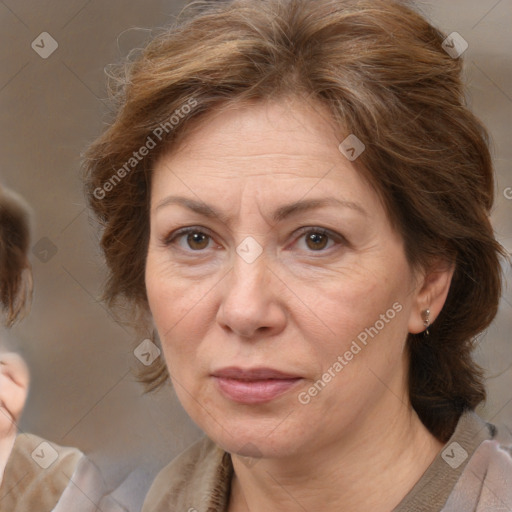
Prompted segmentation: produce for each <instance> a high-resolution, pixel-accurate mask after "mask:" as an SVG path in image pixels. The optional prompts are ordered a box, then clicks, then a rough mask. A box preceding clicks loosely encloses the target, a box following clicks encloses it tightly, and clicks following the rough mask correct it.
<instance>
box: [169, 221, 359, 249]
mask: <svg viewBox="0 0 512 512" xmlns="http://www.w3.org/2000/svg"><path fill="white" fill-rule="evenodd" d="M190 233H201V234H203V235H206V236H208V237H210V239H213V237H212V236H211V234H210V233H209V230H208V229H205V228H202V227H199V226H190V227H185V228H182V229H179V230H177V231H174V232H172V233H171V234H169V235H168V236H166V237H165V238H164V239H163V244H164V245H165V246H166V247H168V246H170V245H174V244H175V243H176V241H177V240H179V238H181V237H183V236H185V235H188V234H190ZM310 233H315V234H319V235H324V236H327V237H328V238H329V239H330V240H333V241H335V242H337V243H338V245H339V244H342V245H345V246H348V245H349V244H348V242H347V240H346V238H345V237H344V236H343V235H340V234H339V233H335V232H334V231H331V230H329V229H325V228H320V227H311V226H307V227H304V228H300V229H299V234H298V239H300V238H301V237H303V236H304V235H307V234H310ZM205 250H206V249H201V250H193V249H190V250H189V251H186V252H192V253H198V254H200V253H202V252H204V251H205ZM308 252H311V253H315V252H318V253H326V252H330V251H329V249H320V250H318V251H313V250H311V251H308Z"/></svg>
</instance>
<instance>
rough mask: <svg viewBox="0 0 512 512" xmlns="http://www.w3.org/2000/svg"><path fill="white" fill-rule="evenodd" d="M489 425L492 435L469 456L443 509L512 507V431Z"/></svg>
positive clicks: (446, 510)
mask: <svg viewBox="0 0 512 512" xmlns="http://www.w3.org/2000/svg"><path fill="white" fill-rule="evenodd" d="M488 426H489V427H490V430H491V436H490V438H489V439H486V440H484V441H482V442H481V443H480V445H479V446H478V447H477V449H476V450H475V451H474V453H473V454H471V456H470V457H469V458H468V461H467V464H466V467H465V468H464V471H463V473H462V475H461V477H460V478H459V480H458V481H457V484H456V485H455V488H454V490H453V492H452V494H451V495H450V497H449V499H448V501H447V502H446V505H445V507H444V508H443V512H452V511H453V512H455V511H457V510H466V509H471V510H473V509H474V510H476V511H478V512H480V510H482V511H483V510H511V509H512V435H511V434H510V430H509V429H507V428H506V427H499V428H496V427H495V426H494V425H490V424H488Z"/></svg>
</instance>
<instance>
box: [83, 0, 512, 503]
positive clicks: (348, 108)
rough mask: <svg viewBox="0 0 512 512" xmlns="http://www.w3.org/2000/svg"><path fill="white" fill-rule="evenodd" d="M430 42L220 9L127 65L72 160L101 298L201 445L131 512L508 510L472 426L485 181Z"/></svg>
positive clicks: (357, 20)
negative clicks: (92, 227) (112, 105)
mask: <svg viewBox="0 0 512 512" xmlns="http://www.w3.org/2000/svg"><path fill="white" fill-rule="evenodd" d="M444 41H445V36H444V35H443V34H441V33H440V32H439V31H438V30H437V29H435V28H434V27H432V26H431V25H430V24H429V23H428V22H427V21H426V20H425V19H424V18H423V17H422V16H420V15H419V14H417V13H416V12H415V11H414V10H413V9H412V8H410V7H408V6H406V5H405V3H404V2H393V1H383V0H377V1H375V0H372V1H369V0H357V1H356V0H318V1H315V2H312V1H307V0H290V1H284V0H264V1H262V2H257V3H255V2H251V1H247V0H235V1H233V2H223V3H219V4H217V3H216V4H211V3H208V4H206V5H202V4H201V5H199V9H198V11H197V12H195V13H193V15H192V16H191V17H190V18H189V19H187V20H184V21H183V22H182V23H181V24H179V25H178V26H177V27H174V28H173V29H172V30H168V31H163V32H162V33H161V34H160V35H159V36H157V37H156V38H155V39H154V40H153V41H152V42H150V43H149V45H148V46H147V47H146V48H145V49H144V50H143V51H142V52H141V53H140V54H139V56H138V57H137V58H136V59H135V60H134V62H132V63H131V64H128V65H127V66H126V74H125V75H124V78H123V76H121V82H120V83H119V89H118V91H117V98H118V100H119V107H118V110H117V113H116V116H115V118H114V120H113V122H112V124H111V126H110V127H109V128H108V129H107V130H106V132H105V133H104V134H103V135H102V136H101V137H100V138H99V139H98V140H97V141H96V142H95V143H94V144H93V145H92V146H91V147H90V148H89V151H88V154H87V159H86V164H85V166H86V172H87V190H88V197H89V200H90V204H91V206H92V209H93V210H94V212H95V214H96V215H97V217H98V218H99V220H100V221H101V223H102V224H103V226H104V231H103V235H102V240H101V244H102V248H103V251H104V253H105V257H106V261H107V264H108V266H109V269H110V276H109V280H108V283H107V287H106V293H105V296H106V299H107V300H108V302H109V303H110V305H119V304H120V305H122V306H123V308H126V306H127V303H129V304H131V305H132V306H133V308H134V309H133V312H134V314H136V315H135V316H134V318H137V322H139V327H141V328H146V327H147V323H146V324H144V323H143V322H142V319H144V317H145V316H146V317H148V316H149V315H151V317H152V321H153V323H154V325H155V327H156V331H157V333H158V338H159V340H160V343H161V348H162V349H163V355H164V359H165V363H166V365H164V364H163V363H162V362H161V361H160V360H159V359H156V361H155V362H154V363H153V364H152V365H151V366H148V368H149V372H147V373H146V375H145V376H144V377H143V380H144V381H145V382H146V384H147V385H148V388H149V389H153V388H156V387H158V386H159V385H161V384H162V383H163V382H165V381H166V379H167V378H168V377H170V380H171V382H172V384H173V386H174V388H175V390H176V393H177V395H178V397H179V399H180V401H181V403H182V405H183V406H184V408H185V409H186V411H187V412H188V414H189V415H190V417H191V418H192V419H193V420H194V421H195V422H196V423H197V424H198V425H199V427H201V429H203V430H204V432H205V433H206V437H205V438H204V439H202V440H200V441H199V442H198V443H196V444H195V445H194V446H192V447H191V448H190V449H188V450H187V451H185V452H184V453H183V454H182V455H181V456H179V457H178V458H177V459H176V460H175V461H173V462H172V463H171V464H170V465H169V466H168V467H167V468H165V469H164V470H163V471H162V472H161V474H160V475H159V476H158V477H157V479H156V480H155V482H154V484H153V486H152V488H151V489H150V491H149V493H148V496H147V498H146V502H145V505H144V508H143V511H144V512H150V511H151V512H160V511H162V512H163V511H175V510H176V511H178V510H189V511H194V510H197V511H201V512H202V511H215V512H217V511H219V512H220V511H229V512H240V511H248V510H251V511H253V512H254V511H260V510H265V511H266V510H280V511H289V510H293V511H295V510H323V511H331V510H332V511H338V510H340V509H343V510H347V511H348V510H350V511H363V510H364V511H366V510H374V511H382V512H384V511H390V510H395V511H401V512H402V511H403V512H405V511H410V510H416V511H420V510H421V511H438V510H444V511H455V510H479V511H480V510H484V509H485V510H491V509H492V510H495V509H497V508H494V507H497V506H501V507H503V506H507V507H511V506H512V497H511V492H510V486H509V485H507V484H508V482H510V480H511V478H512V460H511V458H510V454H509V453H508V452H507V451H506V450H504V449H502V448H501V445H500V444H499V441H498V439H501V437H500V436H501V435H502V434H501V433H497V432H496V428H495V427H493V426H492V425H490V424H486V423H485V422H484V421H483V420H481V419H480V418H479V417H478V416H477V415H476V414H475V413H474V409H475V407H476V406H477V405H478V404H479V403H480V402H481V401H482V400H484V398H485V389H484V386H483V382H482V372H481V370H480V369H479V368H478V367H477V365H476V364H475V363H474V362H473V360H472V358H471V351H472V348H473V341H472V340H474V337H475V336H476V335H477V334H478V333H479V332H481V331H482V330H483V329H485V327H487V326H488V325H489V323H490V322H491V321H492V319H493V318H494V316H495V314H496V310H497V306H498V302H499V298H500V292H501V289H500V260H499V257H500V255H501V254H503V251H502V249H501V246H500V245H499V244H498V242H497V241H496V240H495V238H494V234H493V230H492V227H491V225H490V222H489V211H490V208H491V206H492V204H493V170H492V163H491V158H490V154H489V150H488V144H487V134H486V131H485V128H484V127H483V126H482V125H481V124H480V122H479V121H478V120H477V119H476V118H475V117H474V116H473V115H472V114H471V112H470V111H469V110H468V109H467V108H466V106H465V104H464V89H463V85H462V83H461V69H462V63H461V61H460V60H458V59H454V58H452V57H451V56H450V55H449V54H448V53H447V52H445V51H444V49H443V42H444ZM155 342H157V341H156V340H155ZM502 442H503V443H505V442H510V440H508V441H504V440H503V441H502ZM368 491H370V492H368Z"/></svg>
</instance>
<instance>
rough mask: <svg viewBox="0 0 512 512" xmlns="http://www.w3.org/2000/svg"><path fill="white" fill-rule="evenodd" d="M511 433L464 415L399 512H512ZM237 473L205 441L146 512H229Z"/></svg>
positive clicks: (163, 476)
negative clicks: (500, 439)
mask: <svg viewBox="0 0 512 512" xmlns="http://www.w3.org/2000/svg"><path fill="white" fill-rule="evenodd" d="M505 434H506V435H504V436H503V437H502V443H500V442H499V441H498V440H497V437H496V436H497V429H496V428H495V427H494V426H493V425H491V424H488V423H485V422H484V421H483V420H482V419H480V418H479V417H478V416H477V415H476V414H475V413H474V412H471V411H469V412H466V413H464V414H463V415H462V416H461V418H460V419H459V422H458V424H457V427H456V429H455V432H454V433H453V435H452V437H451V438H450V439H449V441H448V442H447V443H446V445H445V446H444V448H443V450H441V452H440V453H439V454H438V455H437V457H436V458H435V459H434V461H433V462H432V464H431V465H430V466H429V467H428V468H427V470H426V471H425V473H424V474H423V475H422V477H421V478H420V479H419V480H418V482H417V483H416V484H415V485H414V487H413V488H412V489H411V490H410V491H409V493H408V494H407V495H406V496H405V497H404V499H403V500H402V501H401V502H400V504H399V505H398V506H397V507H395V509H394V510H393V512H462V511H464V512H468V511H472V512H473V511H476V512H484V511H490V510H512V457H511V446H512V438H511V436H510V435H508V433H505ZM232 475H233V465H232V463H231V456H230V455H229V453H227V452H225V451H224V450H222V449H221V448H219V447H218V446H217V445H215V443H213V441H211V440H210V439H209V438H207V437H204V438H202V439H200V440H199V441H198V442H196V443H195V444H194V445H192V446H191V447H190V448H188V449H187V450H185V451H184V452H183V453H182V454H181V455H179V456H178V457H177V458H176V459H174V460H173V461H172V462H171V463H170V464H169V465H168V466H166V467H165V468H164V469H163V470H162V471H161V472H160V473H159V474H158V475H157V477H156V479H155V481H154V482H153V485H152V486H151V488H150V490H149V492H148V494H147V496H146V500H145V502H144V506H143V508H142V512H182V511H183V512H226V508H227V505H228V501H229V494H230V485H231V478H232ZM498 507H499V508H498ZM505 507H507V508H505Z"/></svg>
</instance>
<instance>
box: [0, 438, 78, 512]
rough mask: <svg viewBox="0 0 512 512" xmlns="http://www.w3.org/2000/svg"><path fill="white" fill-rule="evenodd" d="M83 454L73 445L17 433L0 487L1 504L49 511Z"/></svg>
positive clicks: (6, 508) (14, 508) (12, 507)
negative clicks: (64, 444)
mask: <svg viewBox="0 0 512 512" xmlns="http://www.w3.org/2000/svg"><path fill="white" fill-rule="evenodd" d="M82 457H84V455H83V453H82V452H81V451H80V450H78V449H76V448H69V447H64V446H60V445H57V444H55V443H50V442H49V441H46V440H45V439H43V438H41V437H38V436H36V435H33V434H24V433H20V434H18V435H17V436H16V439H15V441H14V446H13V449H12V452H11V454H10V456H9V460H8V462H7V465H6V467H5V473H4V480H3V482H2V486H1V488H0V499H1V503H2V507H5V510H10V511H17V510H20V511H21V510H36V509H37V510H52V509H53V508H54V506H55V505H56V503H57V502H58V500H59V498H60V496H61V495H62V493H63V492H64V490H65V488H66V487H67V485H68V484H69V480H70V478H71V476H72V475H73V473H74V472H75V469H76V467H77V466H78V464H79V462H80V460H81V459H82ZM2 510H4V508H2Z"/></svg>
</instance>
